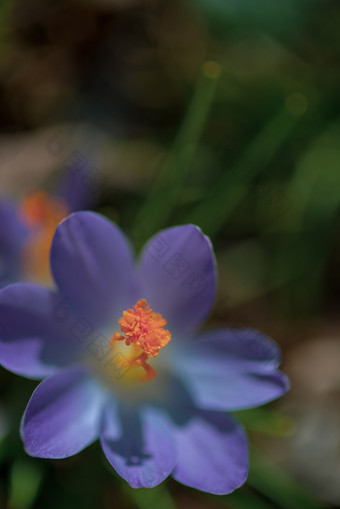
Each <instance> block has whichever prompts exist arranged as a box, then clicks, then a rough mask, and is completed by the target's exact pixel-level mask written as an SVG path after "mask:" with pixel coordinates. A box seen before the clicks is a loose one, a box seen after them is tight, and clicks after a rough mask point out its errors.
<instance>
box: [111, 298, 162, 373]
mask: <svg viewBox="0 0 340 509" xmlns="http://www.w3.org/2000/svg"><path fill="white" fill-rule="evenodd" d="M118 323H119V324H120V330H121V331H122V333H123V334H119V333H118V332H115V333H114V335H113V337H112V343H113V344H114V343H115V342H116V341H125V344H126V345H131V344H132V347H133V351H134V353H136V354H137V355H136V356H134V357H132V358H131V359H130V360H129V364H130V366H131V368H133V367H135V368H137V367H139V366H141V367H143V368H144V370H145V371H146V380H150V379H151V378H154V377H155V376H156V374H157V373H156V370H155V369H154V368H153V367H152V366H150V365H149V364H148V363H147V360H148V358H149V357H157V355H158V353H159V351H160V349H161V348H163V347H164V346H166V345H167V344H168V343H169V341H170V339H171V334H170V332H169V331H168V330H166V329H164V326H165V325H166V320H165V319H164V318H163V317H162V315H160V314H159V313H154V312H153V311H152V309H151V308H150V306H149V305H148V304H147V302H146V299H140V300H139V301H138V302H137V304H135V305H134V306H133V309H132V308H129V309H128V310H127V311H123V316H122V317H121V319H120V320H119V321H118Z"/></svg>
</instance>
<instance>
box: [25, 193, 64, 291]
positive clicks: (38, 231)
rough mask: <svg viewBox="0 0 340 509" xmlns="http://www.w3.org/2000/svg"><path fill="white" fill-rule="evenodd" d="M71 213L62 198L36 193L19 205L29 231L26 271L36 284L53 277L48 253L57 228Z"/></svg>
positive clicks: (26, 249) (26, 245) (26, 246)
mask: <svg viewBox="0 0 340 509" xmlns="http://www.w3.org/2000/svg"><path fill="white" fill-rule="evenodd" d="M68 214H69V210H68V207H67V205H66V203H65V201H64V200H63V199H62V198H57V197H52V196H49V195H48V194H47V193H45V192H44V191H36V192H34V193H31V194H29V195H28V196H26V197H25V198H24V199H23V200H22V202H21V206H20V215H21V217H22V220H23V221H24V223H25V224H26V226H27V227H28V229H29V234H28V237H27V240H26V243H25V245H24V249H23V269H24V271H25V273H26V274H28V275H29V276H30V277H33V279H34V280H35V281H40V282H46V281H48V280H49V279H50V278H51V275H50V266H49V253H50V247H51V243H52V238H53V235H54V232H55V229H56V227H57V226H58V224H59V223H60V221H61V220H62V219H64V218H65V217H66V216H67V215H68Z"/></svg>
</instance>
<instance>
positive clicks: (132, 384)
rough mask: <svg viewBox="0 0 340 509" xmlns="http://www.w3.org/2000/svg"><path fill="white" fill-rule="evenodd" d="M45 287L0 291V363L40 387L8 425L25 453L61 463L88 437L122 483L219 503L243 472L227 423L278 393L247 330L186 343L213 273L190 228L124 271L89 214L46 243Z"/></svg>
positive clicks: (119, 250)
mask: <svg viewBox="0 0 340 509" xmlns="http://www.w3.org/2000/svg"><path fill="white" fill-rule="evenodd" d="M50 260H51V269H52V273H53V275H54V280H55V284H56V290H51V289H47V288H44V287H42V286H39V285H35V284H31V283H22V284H15V285H12V286H9V287H7V288H5V289H3V290H2V291H1V292H0V323H1V333H0V361H1V363H2V365H3V366H4V367H5V368H7V369H9V370H10V371H13V372H15V373H17V374H20V375H23V376H26V377H30V378H37V379H41V378H44V380H43V381H42V382H41V383H40V385H38V387H37V388H36V390H35V391H34V393H33V395H32V397H31V399H30V401H29V403H28V406H27V408H26V411H25V413H24V416H23V419H22V424H21V436H22V439H23V442H24V446H25V449H26V451H27V453H28V454H30V455H32V456H38V457H41V458H66V457H69V456H72V455H74V454H76V453H78V452H79V451H81V450H82V449H84V448H85V447H87V446H88V445H89V444H91V443H92V442H93V441H95V440H97V439H98V438H99V439H100V443H101V446H102V449H103V451H104V454H105V455H106V457H107V459H108V461H109V462H110V463H111V465H112V466H113V468H114V469H115V470H116V472H117V473H118V474H119V475H120V476H121V477H123V478H124V479H125V480H126V481H127V482H128V483H129V484H130V485H131V486H132V487H135V488H139V487H148V488H151V487H153V486H156V485H158V484H159V483H161V482H162V481H163V480H164V479H165V478H167V477H168V476H169V475H171V476H172V477H173V478H174V479H176V480H177V481H179V482H181V483H183V484H185V485H187V486H191V487H194V488H197V489H199V490H203V491H206V492H210V493H215V494H227V493H230V492H231V491H233V490H235V489H236V488H238V487H239V486H241V485H242V484H243V483H244V482H245V480H246V477H247V473H248V446H247V437H246V434H245V432H244V430H243V429H242V427H241V426H240V424H239V423H238V422H237V421H236V420H235V419H234V418H233V417H232V415H231V414H230V412H232V411H234V410H239V409H244V408H250V407H255V406H258V405H261V404H264V403H267V402H268V401H271V400H273V399H275V398H277V397H279V396H281V395H282V394H284V393H285V392H286V391H287V388H288V382H287V378H286V377H285V375H284V374H282V373H281V372H280V371H278V369H277V366H278V364H279V361H280V352H279V349H278V347H277V345H276V344H275V343H274V342H272V341H271V340H270V339H268V338H267V337H265V336H264V335H262V334H261V333H259V332H257V331H254V330H250V329H245V328H241V329H230V328H220V329H213V330H210V331H209V330H206V331H205V332H201V333H197V332H196V331H197V328H198V327H199V326H200V325H201V323H202V322H203V321H204V320H205V318H206V317H207V316H208V314H209V313H210V311H211V308H212V306H213V302H214V298H215V292H216V264H215V258H214V253H213V249H212V246H211V243H210V241H209V239H208V238H207V237H206V236H204V235H203V234H202V232H201V230H200V229H199V228H198V227H197V226H194V225H190V224H189V225H183V226H176V227H172V228H168V229H165V230H163V231H161V232H160V233H159V234H157V235H155V236H154V237H153V238H151V240H150V241H149V242H148V243H147V244H146V246H145V247H144V249H143V251H142V253H141V256H140V258H139V260H138V262H137V264H136V265H135V264H134V261H133V255H132V252H131V249H130V246H129V244H128V242H127V240H126V239H125V237H124V236H123V234H122V233H121V231H120V230H119V229H118V227H117V226H116V225H114V224H113V223H111V222H110V221H109V220H108V219H106V218H104V217H102V216H101V215H99V214H96V213H93V212H78V213H74V214H72V215H71V216H69V217H68V218H66V219H65V220H64V221H63V222H62V223H61V224H60V225H59V226H58V228H57V230H56V233H55V235H54V238H53V242H52V247H51V253H50Z"/></svg>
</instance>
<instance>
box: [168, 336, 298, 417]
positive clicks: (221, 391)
mask: <svg viewBox="0 0 340 509" xmlns="http://www.w3.org/2000/svg"><path fill="white" fill-rule="evenodd" d="M172 355H173V359H172V367H173V370H174V372H176V373H177V374H178V375H179V377H180V378H181V380H182V381H183V383H184V384H185V385H186V387H187V389H188V390H189V392H190V393H191V395H192V398H193V400H194V402H195V404H196V405H198V406H199V407H201V408H207V409H215V410H238V409H242V408H250V407H254V406H258V405H261V404H264V403H267V402H269V401H272V400H273V399H276V398H278V397H280V396H282V395H283V394H284V393H285V392H286V391H287V390H288V386H289V384H288V380H287V377H286V376H285V375H284V374H283V373H281V372H280V371H278V370H277V369H276V367H277V365H278V363H279V361H280V350H279V348H278V346H277V345H276V344H275V343H274V342H273V341H272V340H270V339H269V338H267V337H266V336H265V335H263V334H261V333H260V332H258V331H256V330H251V329H217V330H213V331H207V332H204V333H202V334H200V335H199V336H198V337H197V338H196V339H194V340H193V341H191V342H190V343H187V344H186V345H184V347H181V348H177V349H175V350H172Z"/></svg>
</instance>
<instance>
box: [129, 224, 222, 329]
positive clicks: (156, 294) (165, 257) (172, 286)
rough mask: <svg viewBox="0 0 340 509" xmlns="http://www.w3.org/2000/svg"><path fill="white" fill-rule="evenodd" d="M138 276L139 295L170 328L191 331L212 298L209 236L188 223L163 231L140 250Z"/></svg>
mask: <svg viewBox="0 0 340 509" xmlns="http://www.w3.org/2000/svg"><path fill="white" fill-rule="evenodd" d="M138 278H139V281H140V285H141V286H140V288H141V290H140V297H143V298H146V299H147V301H148V302H149V303H150V305H151V307H152V309H154V311H156V312H158V313H161V314H162V315H163V316H164V318H165V319H166V320H167V322H168V327H169V329H170V331H171V332H172V333H173V332H180V333H187V332H188V331H191V330H192V329H194V328H196V327H197V326H198V325H199V324H200V323H201V322H203V321H204V319H205V318H206V317H207V315H208V314H209V313H210V311H211V308H212V306H213V302H214V298H215V292H216V265H215V258H214V253H213V249H212V246H211V243H210V241H209V239H208V238H207V237H206V236H205V235H203V233H202V232H201V230H200V229H199V228H198V227H197V226H194V225H191V224H189V225H184V226H176V227H173V228H168V229H166V230H163V231H162V232H160V233H159V234H157V235H155V236H154V237H153V238H152V239H151V240H150V241H149V242H148V243H147V244H146V246H145V248H144V249H143V252H142V255H141V260H140V265H139V267H138Z"/></svg>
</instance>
